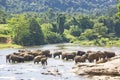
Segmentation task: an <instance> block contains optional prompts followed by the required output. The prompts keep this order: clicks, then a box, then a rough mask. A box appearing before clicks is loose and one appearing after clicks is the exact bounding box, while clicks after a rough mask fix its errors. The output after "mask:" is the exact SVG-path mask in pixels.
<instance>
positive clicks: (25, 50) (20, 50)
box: [18, 49, 31, 52]
mask: <svg viewBox="0 0 120 80" xmlns="http://www.w3.org/2000/svg"><path fill="white" fill-rule="evenodd" d="M18 52H31V51H29V50H27V49H19V50H18Z"/></svg>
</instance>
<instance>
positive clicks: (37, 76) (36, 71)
mask: <svg viewBox="0 0 120 80" xmlns="http://www.w3.org/2000/svg"><path fill="white" fill-rule="evenodd" d="M25 49H29V50H37V49H42V50H46V49H49V50H50V51H51V53H52V52H53V51H55V50H62V51H77V50H83V51H87V50H93V51H98V50H100V51H105V50H110V51H115V52H116V53H117V54H119V53H120V48H118V47H111V48H105V47H81V46H78V45H73V44H52V45H43V46H34V47H25ZM16 51H18V49H13V48H10V49H3V50H0V80H89V79H86V78H84V77H82V76H77V75H75V74H73V73H71V72H70V69H71V68H72V67H73V66H74V65H75V63H74V62H73V61H63V60H61V59H57V58H56V59H53V58H49V59H48V65H47V66H42V65H41V64H34V62H33V61H31V62H25V63H17V64H10V63H6V60H5V55H7V54H10V53H13V52H16ZM51 70H53V71H54V70H58V71H59V73H60V74H61V75H51V74H48V75H44V74H42V73H48V72H49V71H51Z"/></svg>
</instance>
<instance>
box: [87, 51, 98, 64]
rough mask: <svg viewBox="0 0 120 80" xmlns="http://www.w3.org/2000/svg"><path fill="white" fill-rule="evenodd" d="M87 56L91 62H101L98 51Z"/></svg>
mask: <svg viewBox="0 0 120 80" xmlns="http://www.w3.org/2000/svg"><path fill="white" fill-rule="evenodd" d="M86 55H87V59H88V61H89V62H94V60H96V62H97V61H98V60H99V54H97V52H96V51H92V52H89V53H87V54H86Z"/></svg>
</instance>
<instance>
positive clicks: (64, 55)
mask: <svg viewBox="0 0 120 80" xmlns="http://www.w3.org/2000/svg"><path fill="white" fill-rule="evenodd" d="M75 56H76V52H72V53H63V54H62V59H64V58H66V60H69V59H72V60H74V57H75Z"/></svg>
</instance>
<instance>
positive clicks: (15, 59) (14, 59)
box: [9, 55, 24, 63]
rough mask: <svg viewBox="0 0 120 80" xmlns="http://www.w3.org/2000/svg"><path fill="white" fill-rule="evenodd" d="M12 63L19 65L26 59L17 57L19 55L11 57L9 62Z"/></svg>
mask: <svg viewBox="0 0 120 80" xmlns="http://www.w3.org/2000/svg"><path fill="white" fill-rule="evenodd" d="M10 61H12V63H15V62H17V63H19V62H24V57H22V56H17V55H10V57H9V62H10Z"/></svg>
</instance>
